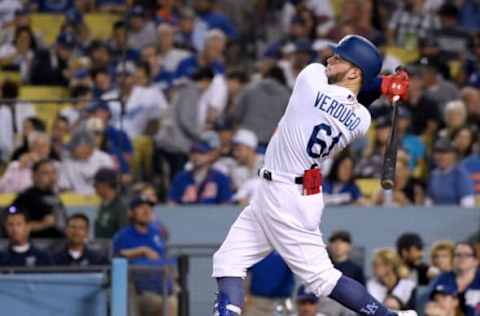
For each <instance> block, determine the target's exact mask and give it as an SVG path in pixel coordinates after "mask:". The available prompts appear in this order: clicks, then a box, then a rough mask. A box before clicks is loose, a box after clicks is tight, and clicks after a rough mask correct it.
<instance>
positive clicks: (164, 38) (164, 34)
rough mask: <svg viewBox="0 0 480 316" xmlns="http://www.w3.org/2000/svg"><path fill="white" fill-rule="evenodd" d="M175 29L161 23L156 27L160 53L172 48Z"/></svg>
mask: <svg viewBox="0 0 480 316" xmlns="http://www.w3.org/2000/svg"><path fill="white" fill-rule="evenodd" d="M174 39H175V29H174V28H173V26H171V25H169V24H166V23H163V24H160V25H159V26H158V49H159V50H160V51H161V52H168V51H169V50H170V49H172V48H173V42H174Z"/></svg>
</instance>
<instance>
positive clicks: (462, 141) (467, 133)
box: [453, 127, 473, 155]
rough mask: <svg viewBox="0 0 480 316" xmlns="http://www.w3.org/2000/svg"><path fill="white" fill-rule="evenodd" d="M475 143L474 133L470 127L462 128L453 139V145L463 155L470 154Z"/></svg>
mask: <svg viewBox="0 0 480 316" xmlns="http://www.w3.org/2000/svg"><path fill="white" fill-rule="evenodd" d="M472 143H473V131H472V130H471V129H469V128H468V127H463V128H461V129H460V130H459V131H458V132H457V133H456V134H455V137H454V139H453V145H454V146H455V148H456V149H457V151H458V152H459V153H460V154H461V155H465V154H468V152H469V150H470V148H471V146H472Z"/></svg>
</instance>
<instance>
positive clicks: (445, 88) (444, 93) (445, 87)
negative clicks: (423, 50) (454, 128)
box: [420, 58, 460, 111]
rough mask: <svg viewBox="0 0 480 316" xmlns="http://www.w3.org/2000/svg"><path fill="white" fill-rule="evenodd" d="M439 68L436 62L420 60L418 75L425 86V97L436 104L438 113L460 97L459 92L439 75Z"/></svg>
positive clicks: (426, 59)
mask: <svg viewBox="0 0 480 316" xmlns="http://www.w3.org/2000/svg"><path fill="white" fill-rule="evenodd" d="M440 67H441V66H440V65H439V64H438V62H436V61H433V60H431V59H428V58H422V59H421V60H420V75H421V77H422V80H423V83H424V84H425V89H426V91H425V95H426V96H428V97H430V98H431V99H432V100H434V101H435V102H437V104H438V105H439V109H440V111H443V110H444V108H445V106H446V104H447V103H448V102H450V101H453V100H457V99H458V98H459V97H460V91H459V90H458V88H457V87H456V86H455V84H453V83H452V82H450V81H448V80H446V79H445V77H444V75H442V74H440V72H439V69H440Z"/></svg>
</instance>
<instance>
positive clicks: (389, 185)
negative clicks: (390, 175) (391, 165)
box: [381, 179, 394, 190]
mask: <svg viewBox="0 0 480 316" xmlns="http://www.w3.org/2000/svg"><path fill="white" fill-rule="evenodd" d="M393 184H394V183H393V180H391V179H383V180H382V181H381V185H382V188H383V189H384V190H391V189H393Z"/></svg>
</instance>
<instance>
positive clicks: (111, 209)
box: [94, 168, 128, 238]
mask: <svg viewBox="0 0 480 316" xmlns="http://www.w3.org/2000/svg"><path fill="white" fill-rule="evenodd" d="M94 185H95V192H96V193H97V195H98V196H99V197H100V199H101V201H102V202H101V204H100V207H99V209H98V211H97V216H96V219H95V237H96V238H112V237H113V235H114V234H115V233H116V232H118V231H119V230H120V229H122V228H123V227H124V226H127V224H128V207H127V205H126V203H125V200H124V198H123V196H122V194H121V192H120V179H119V174H118V172H116V171H115V170H114V169H109V168H102V169H99V170H98V171H97V173H96V174H95V178H94Z"/></svg>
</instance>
